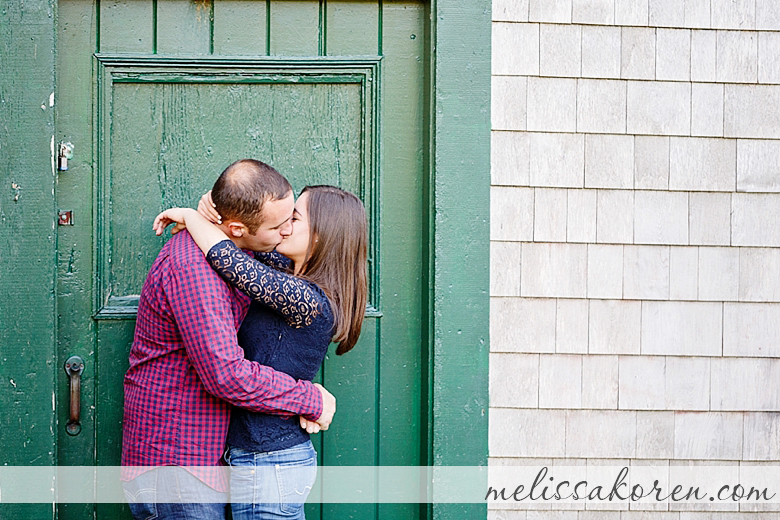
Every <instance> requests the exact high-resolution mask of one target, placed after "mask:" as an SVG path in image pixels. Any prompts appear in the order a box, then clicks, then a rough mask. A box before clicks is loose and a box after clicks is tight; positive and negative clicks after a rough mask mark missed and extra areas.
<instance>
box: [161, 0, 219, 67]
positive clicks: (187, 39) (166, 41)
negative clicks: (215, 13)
mask: <svg viewBox="0 0 780 520" xmlns="http://www.w3.org/2000/svg"><path fill="white" fill-rule="evenodd" d="M146 1H148V0H146ZM156 5H157V13H156V18H157V53H158V54H210V52H211V41H212V23H211V17H212V5H213V4H212V0H164V1H158V2H156Z"/></svg>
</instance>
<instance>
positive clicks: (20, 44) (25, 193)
mask: <svg viewBox="0 0 780 520" xmlns="http://www.w3.org/2000/svg"><path fill="white" fill-rule="evenodd" d="M54 15H55V5H54V1H53V0H30V1H26V2H15V1H12V0H8V1H4V2H2V4H1V7H0V69H1V70H2V73H0V258H2V264H3V275H2V277H1V278H0V295H2V297H0V409H2V410H3V415H4V416H5V418H6V419H5V420H4V421H3V423H2V424H3V426H2V428H3V430H2V433H0V439H2V448H3V449H2V455H0V465H11V466H13V465H22V466H23V465H42V466H46V465H51V464H53V463H54V461H55V456H56V455H55V436H54V433H53V432H54V430H55V422H54V421H55V418H54V415H53V414H52V413H51V412H50V410H49V403H50V402H51V395H52V391H53V389H54V386H55V380H56V374H57V372H58V370H60V369H61V367H58V366H57V363H56V362H55V353H54V341H55V340H54V331H55V300H54V279H55V271H54V265H55V262H54V236H55V235H54V221H55V211H54V199H53V197H52V195H53V192H54V176H53V175H52V168H51V164H50V147H51V138H52V135H53V132H54V113H53V111H52V110H51V108H50V107H49V106H48V101H49V99H50V93H51V92H52V91H53V90H54V53H53V51H54ZM52 515H53V513H52V507H51V506H50V505H48V504H37V505H23V504H22V505H14V504H0V517H2V518H51V517H52Z"/></svg>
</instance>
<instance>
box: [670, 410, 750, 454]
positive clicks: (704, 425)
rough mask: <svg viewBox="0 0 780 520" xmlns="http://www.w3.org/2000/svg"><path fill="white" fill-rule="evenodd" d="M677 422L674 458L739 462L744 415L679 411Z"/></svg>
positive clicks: (676, 417) (675, 424)
mask: <svg viewBox="0 0 780 520" xmlns="http://www.w3.org/2000/svg"><path fill="white" fill-rule="evenodd" d="M674 418H675V421H674V458H676V459H699V460H732V461H733V460H739V458H740V456H741V455H742V435H743V422H742V414H741V413H711V412H678V413H677V414H675V417H674Z"/></svg>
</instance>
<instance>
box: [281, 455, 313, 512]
mask: <svg viewBox="0 0 780 520" xmlns="http://www.w3.org/2000/svg"><path fill="white" fill-rule="evenodd" d="M307 455H308V457H307V458H305V459H302V460H296V461H289V462H279V463H277V464H275V469H276V482H277V484H278V486H279V498H280V501H279V502H280V503H279V510H280V511H281V512H282V513H283V514H288V515H294V514H296V513H297V512H298V511H300V510H301V508H302V507H303V504H304V503H305V502H306V498H307V497H308V496H309V493H310V492H311V488H312V486H314V481H315V480H316V479H317V452H315V451H314V448H312V449H311V450H310V452H309V453H308V454H307Z"/></svg>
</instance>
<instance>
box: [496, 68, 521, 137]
mask: <svg viewBox="0 0 780 520" xmlns="http://www.w3.org/2000/svg"><path fill="white" fill-rule="evenodd" d="M527 79H528V78H524V77H519V76H493V80H492V88H491V92H492V96H493V98H492V101H491V103H492V110H491V113H492V116H491V123H492V128H493V129H494V130H525V128H526V120H527V117H528V116H527V114H526V86H527V85H526V84H527Z"/></svg>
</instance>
